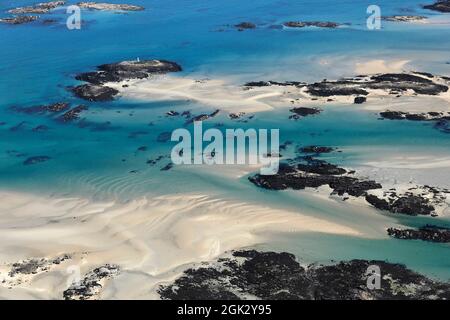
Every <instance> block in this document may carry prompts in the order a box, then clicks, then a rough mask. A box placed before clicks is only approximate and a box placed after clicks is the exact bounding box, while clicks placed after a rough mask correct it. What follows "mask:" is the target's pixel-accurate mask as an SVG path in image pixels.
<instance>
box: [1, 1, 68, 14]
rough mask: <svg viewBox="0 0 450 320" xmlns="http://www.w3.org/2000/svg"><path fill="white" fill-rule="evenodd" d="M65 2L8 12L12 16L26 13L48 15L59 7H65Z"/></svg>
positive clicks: (46, 3)
mask: <svg viewBox="0 0 450 320" xmlns="http://www.w3.org/2000/svg"><path fill="white" fill-rule="evenodd" d="M65 4H66V2H65V1H50V2H42V3H38V4H35V5H32V6H26V7H18V8H15V9H11V10H8V13H11V14H24V13H36V14H40V13H48V12H49V11H50V10H53V9H55V8H57V7H60V6H63V5H65Z"/></svg>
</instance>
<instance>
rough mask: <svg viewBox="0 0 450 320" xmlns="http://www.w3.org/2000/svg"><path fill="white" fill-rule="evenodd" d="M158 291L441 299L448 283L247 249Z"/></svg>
mask: <svg viewBox="0 0 450 320" xmlns="http://www.w3.org/2000/svg"><path fill="white" fill-rule="evenodd" d="M370 266H377V267H379V268H380V273H381V274H380V289H377V290H371V289H369V288H368V285H367V283H368V277H369V276H370V275H371V273H368V268H369V267H370ZM369 281H370V279H369ZM158 292H159V294H160V296H161V298H162V299H165V300H245V299H255V298H256V299H263V300H378V299H380V300H381V299H396V300H406V299H411V300H422V299H433V300H440V299H449V298H450V284H448V283H445V282H437V281H433V280H431V279H428V278H427V277H425V276H423V275H420V274H418V273H416V272H414V271H411V270H409V269H407V268H406V267H405V266H404V265H401V264H395V263H389V262H385V261H370V260H351V261H348V262H340V263H337V264H333V265H301V264H300V263H299V262H298V261H297V260H296V258H295V256H294V255H292V254H290V253H286V252H281V253H276V252H259V251H255V250H245V251H235V252H232V254H231V256H229V257H228V256H227V257H224V258H220V259H218V260H217V261H215V262H213V263H208V264H206V263H205V264H203V265H202V266H200V267H197V268H191V269H188V270H186V271H185V272H184V274H183V275H182V276H181V277H179V278H178V279H176V280H175V281H174V282H173V283H172V284H168V285H163V286H161V287H160V288H159V291H158Z"/></svg>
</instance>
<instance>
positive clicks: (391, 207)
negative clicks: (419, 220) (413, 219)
mask: <svg viewBox="0 0 450 320" xmlns="http://www.w3.org/2000/svg"><path fill="white" fill-rule="evenodd" d="M365 199H366V201H367V202H368V203H370V204H371V205H372V206H374V207H375V208H377V209H380V210H387V211H390V212H392V213H401V214H406V215H410V216H416V215H430V214H433V213H434V212H435V208H434V206H433V205H432V204H431V203H430V200H428V199H426V198H423V197H421V196H418V195H411V194H408V195H400V196H396V197H390V198H389V200H385V199H380V198H379V197H377V196H375V195H366V198H365Z"/></svg>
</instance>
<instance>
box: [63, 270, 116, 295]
mask: <svg viewBox="0 0 450 320" xmlns="http://www.w3.org/2000/svg"><path fill="white" fill-rule="evenodd" d="M119 272H120V269H119V267H118V266H116V265H111V264H106V265H104V266H101V267H98V268H95V269H94V270H92V271H90V272H88V273H87V274H86V276H85V277H84V278H83V279H82V280H81V281H80V282H79V283H73V284H72V285H71V286H70V287H69V288H68V289H67V290H65V291H64V292H63V297H64V300H89V299H92V298H95V297H96V296H97V295H98V294H99V293H100V290H101V288H102V284H101V282H102V281H105V280H107V279H110V278H112V277H114V276H116V275H117V274H119Z"/></svg>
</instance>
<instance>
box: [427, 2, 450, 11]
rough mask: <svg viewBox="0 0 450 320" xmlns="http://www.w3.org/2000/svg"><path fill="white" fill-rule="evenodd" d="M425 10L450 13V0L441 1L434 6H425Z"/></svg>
mask: <svg viewBox="0 0 450 320" xmlns="http://www.w3.org/2000/svg"><path fill="white" fill-rule="evenodd" d="M423 8H424V9H429V10H434V11H439V12H450V0H441V1H438V2H435V3H433V4H429V5H425V6H423Z"/></svg>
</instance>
